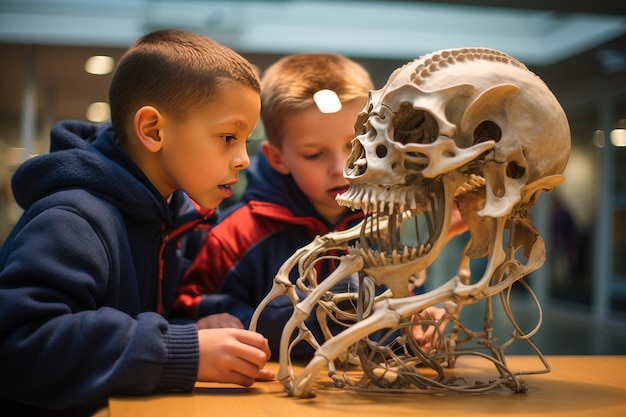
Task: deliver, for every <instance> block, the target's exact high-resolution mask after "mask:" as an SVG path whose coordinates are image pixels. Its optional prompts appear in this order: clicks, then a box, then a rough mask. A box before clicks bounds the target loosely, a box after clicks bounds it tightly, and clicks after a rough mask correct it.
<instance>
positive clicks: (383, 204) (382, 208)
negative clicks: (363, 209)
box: [378, 201, 385, 214]
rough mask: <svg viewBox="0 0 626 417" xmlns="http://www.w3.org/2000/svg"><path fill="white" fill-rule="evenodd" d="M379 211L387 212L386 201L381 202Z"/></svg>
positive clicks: (381, 212)
mask: <svg viewBox="0 0 626 417" xmlns="http://www.w3.org/2000/svg"><path fill="white" fill-rule="evenodd" d="M378 211H380V214H385V202H384V201H381V202H380V209H379V210H378Z"/></svg>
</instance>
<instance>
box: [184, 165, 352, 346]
mask: <svg viewBox="0 0 626 417" xmlns="http://www.w3.org/2000/svg"><path fill="white" fill-rule="evenodd" d="M245 172H246V178H247V180H248V186H247V188H246V191H245V192H244V195H243V196H242V199H241V201H240V202H239V204H238V205H236V206H235V207H234V208H233V209H231V210H230V211H228V212H227V213H224V214H223V216H222V217H220V221H219V223H218V224H217V225H216V226H215V227H213V228H212V229H211V230H210V231H209V234H208V235H207V238H206V240H205V242H204V246H203V248H202V249H201V251H200V253H199V255H198V257H197V258H196V260H195V262H194V263H193V265H192V266H191V267H190V268H189V270H188V271H187V274H186V275H185V278H184V280H183V284H182V286H181V289H180V291H179V292H180V294H179V297H178V299H177V300H176V303H175V305H174V314H175V315H180V316H182V317H187V318H190V319H198V318H201V317H204V316H206V315H209V314H217V313H224V312H228V313H230V314H233V315H234V316H236V317H238V318H239V319H240V320H241V321H242V323H243V324H244V326H246V327H248V326H249V325H250V320H251V318H252V315H253V313H254V311H255V309H256V307H257V305H258V304H259V303H260V302H261V301H262V300H263V298H265V296H266V295H267V294H268V292H269V291H270V289H271V288H272V284H273V280H274V277H275V275H276V272H278V270H279V268H280V267H281V266H282V264H283V263H284V262H285V261H286V260H287V258H289V257H290V256H291V255H292V254H293V253H294V252H295V251H296V250H297V249H299V248H300V247H302V246H305V245H307V244H309V243H310V242H311V241H312V240H313V239H314V238H315V236H318V235H320V236H322V235H325V234H327V233H329V232H332V231H341V230H345V229H347V228H349V227H352V226H354V225H355V224H357V223H358V222H359V221H361V219H362V218H363V213H362V212H361V211H358V212H352V211H350V210H349V209H346V211H345V215H344V217H343V218H342V220H340V222H339V223H338V224H335V225H332V224H329V223H328V222H327V221H326V220H325V219H324V218H323V217H321V216H320V215H319V214H318V213H317V211H316V210H315V208H314V207H313V205H312V204H311V202H310V201H309V199H308V198H307V197H306V195H305V194H304V193H303V192H302V190H300V188H299V187H298V186H297V184H296V183H295V181H294V180H293V177H292V176H291V175H283V174H281V173H279V172H277V171H276V170H274V169H273V168H271V166H270V165H269V163H268V162H267V160H266V159H265V157H264V156H263V154H262V153H260V154H259V155H258V156H257V157H255V158H253V159H252V161H251V164H250V167H249V168H248V169H247V170H246V171H245ZM337 255H342V253H339V254H337ZM333 268H334V265H332V264H331V262H322V263H321V269H320V270H319V271H318V276H319V277H322V279H323V277H326V276H328V274H329V273H330V272H331V269H333ZM297 272H298V271H297V269H294V270H293V271H292V273H291V276H290V279H291V281H292V282H295V280H296V279H297V278H298V274H297ZM346 285H347V282H344V283H343V284H342V286H343V290H344V291H345V289H346V287H345V286H346ZM350 285H351V287H350V289H351V290H352V291H356V289H357V288H358V280H356V282H351V283H350ZM292 313H293V305H292V303H291V301H290V300H289V299H288V298H287V297H286V296H281V297H279V298H276V299H275V300H274V302H272V303H271V304H270V305H269V306H268V307H267V308H266V309H265V310H264V311H263V314H262V315H261V316H260V319H259V322H258V325H257V329H256V330H257V331H258V332H260V333H261V334H263V335H264V336H265V337H266V338H267V339H268V341H269V345H270V349H271V350H272V355H273V358H277V356H276V355H277V354H278V352H279V348H278V347H279V342H280V337H281V333H282V330H283V327H284V325H285V323H286V322H287V320H288V319H289V317H290V316H291V314H292ZM306 325H307V327H308V328H309V329H310V330H311V331H312V332H313V333H314V334H315V335H316V337H317V338H318V340H323V337H322V334H321V331H320V330H319V325H318V324H317V322H316V321H315V315H314V314H313V315H312V317H310V318H309V320H307V321H306ZM312 353H313V350H312V349H311V348H310V347H309V346H308V344H306V343H300V344H299V346H298V349H296V350H295V351H294V352H293V354H294V356H300V357H302V358H304V357H308V356H310V355H311V354H312Z"/></svg>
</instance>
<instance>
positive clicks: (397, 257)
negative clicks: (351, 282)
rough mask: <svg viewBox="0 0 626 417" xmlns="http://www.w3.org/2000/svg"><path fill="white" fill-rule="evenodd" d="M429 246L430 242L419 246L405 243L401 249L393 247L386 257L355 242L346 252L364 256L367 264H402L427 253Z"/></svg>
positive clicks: (382, 253)
mask: <svg viewBox="0 0 626 417" xmlns="http://www.w3.org/2000/svg"><path fill="white" fill-rule="evenodd" d="M431 247H432V245H431V244H430V243H429V244H426V245H424V244H422V245H419V247H415V246H412V247H409V246H407V245H405V246H403V247H402V249H401V250H397V249H394V250H393V252H392V253H391V256H390V257H388V256H386V255H385V253H384V252H380V251H378V250H376V249H371V248H369V249H365V248H363V247H361V244H360V243H359V242H355V244H354V246H352V247H350V248H348V252H349V253H350V254H352V255H358V256H360V257H362V258H364V259H365V261H366V263H367V264H368V266H385V265H388V264H394V265H397V264H402V263H406V262H409V261H412V260H414V259H417V258H419V257H420V256H422V255H424V254H425V253H428V252H429V251H430V249H431Z"/></svg>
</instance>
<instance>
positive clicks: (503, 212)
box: [251, 48, 570, 397]
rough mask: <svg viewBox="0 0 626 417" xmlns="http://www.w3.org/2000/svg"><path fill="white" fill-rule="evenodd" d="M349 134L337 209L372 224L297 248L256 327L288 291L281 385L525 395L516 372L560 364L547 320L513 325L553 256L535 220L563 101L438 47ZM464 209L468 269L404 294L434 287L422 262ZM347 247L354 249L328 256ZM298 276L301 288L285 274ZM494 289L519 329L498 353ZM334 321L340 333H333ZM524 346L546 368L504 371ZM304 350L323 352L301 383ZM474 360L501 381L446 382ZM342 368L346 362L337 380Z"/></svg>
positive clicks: (560, 127) (548, 185)
mask: <svg viewBox="0 0 626 417" xmlns="http://www.w3.org/2000/svg"><path fill="white" fill-rule="evenodd" d="M355 126H356V135H357V136H356V138H355V140H354V142H353V149H352V153H351V155H350V157H349V158H348V160H347V162H346V166H345V169H344V175H345V177H346V178H348V179H349V181H350V189H349V190H348V191H346V192H345V193H343V194H341V195H339V196H337V201H338V202H339V204H341V205H344V206H347V207H351V208H352V209H354V210H363V211H364V213H365V218H364V220H363V221H362V223H361V224H360V225H358V226H357V227H355V228H353V229H351V230H347V231H344V232H339V233H331V234H328V235H325V236H321V237H320V236H318V237H317V238H316V239H315V240H314V241H313V242H312V243H310V244H309V245H307V246H305V247H303V248H301V249H299V250H298V251H296V252H295V253H294V255H293V256H292V257H291V258H290V259H288V260H287V261H286V262H285V264H284V265H283V266H282V268H281V269H280V271H279V272H278V273H277V275H276V277H275V280H274V286H273V288H272V290H271V291H270V293H269V294H268V295H267V296H266V298H265V299H264V300H263V302H262V303H261V304H260V305H259V307H258V308H257V310H256V312H255V315H254V317H253V319H252V324H251V328H252V329H255V328H256V322H257V321H258V317H259V315H260V312H261V311H262V310H263V308H264V307H265V306H266V305H267V304H268V303H269V302H270V301H271V300H272V299H274V298H276V297H278V296H280V295H287V296H288V297H290V298H291V300H292V302H293V305H294V312H293V315H292V316H291V318H290V320H289V321H288V322H287V324H286V326H285V328H284V330H283V333H282V339H281V344H280V352H279V361H280V368H279V372H278V379H279V380H280V381H281V383H282V384H283V386H284V388H285V390H286V391H287V392H288V393H289V394H290V395H292V396H298V397H309V396H313V395H314V393H313V390H312V383H313V381H314V379H315V377H316V375H317V374H318V373H319V372H320V371H321V370H323V369H325V368H326V369H327V371H328V372H329V376H330V377H332V379H333V380H334V382H335V385H336V386H338V387H342V386H345V384H346V383H347V384H349V385H350V386H352V387H353V388H355V389H364V390H374V391H391V392H405V391H408V392H415V391H418V392H419V391H425V392H442V391H454V392H472V393H475V392H483V391H486V390H490V389H494V388H499V387H508V388H510V389H511V390H513V391H515V392H524V391H526V389H527V388H526V385H525V383H524V382H523V381H522V379H521V376H522V375H524V374H530V373H543V372H549V369H550V368H549V365H548V364H547V362H546V361H545V359H544V358H543V355H542V354H541V352H540V351H539V350H538V349H537V348H536V347H535V346H534V345H533V344H532V343H531V341H530V337H531V336H532V334H534V332H536V330H537V329H538V327H539V326H540V322H541V319H539V324H538V325H537V327H536V328H535V330H534V331H533V332H531V333H530V334H525V333H524V332H523V331H522V330H521V329H520V328H519V326H517V324H516V322H515V319H514V318H513V314H512V312H511V309H510V305H509V295H510V291H511V287H512V285H513V284H514V283H519V284H521V285H522V286H523V288H525V289H526V290H527V291H528V293H530V294H531V295H532V291H531V289H530V287H529V286H528V285H526V284H525V282H524V280H523V278H524V277H525V276H526V275H528V274H529V273H531V272H532V271H534V270H536V269H537V268H539V267H541V265H543V263H544V261H545V245H544V242H543V239H542V238H541V237H540V236H539V234H538V232H537V230H536V229H535V227H534V225H533V223H532V220H531V218H530V215H529V211H530V209H531V207H532V206H533V205H534V204H535V202H536V200H537V197H538V196H539V194H540V193H541V192H542V191H545V192H548V191H551V190H552V189H553V188H554V187H555V186H557V185H558V184H559V183H560V182H561V181H562V180H563V179H564V178H563V176H562V175H561V174H562V173H563V170H564V169H565V166H566V164H567V160H568V157H569V151H570V134H569V127H568V122H567V119H566V116H565V114H564V112H563V110H562V108H561V106H560V105H559V103H558V102H557V100H556V99H555V97H554V96H553V94H552V93H551V92H550V90H549V89H548V88H547V87H546V85H545V84H544V83H543V82H542V81H541V80H540V79H539V77H537V76H536V75H535V74H533V73H532V72H530V71H529V70H528V69H527V68H526V67H525V66H524V65H523V64H522V63H520V62H518V61H516V60H515V59H513V58H511V57H510V56H508V55H506V54H504V53H502V52H499V51H495V50H490V49H484V48H464V49H453V50H442V51H437V52H433V53H431V54H428V55H425V56H422V57H421V58H419V59H416V60H415V61H413V62H410V63H408V64H406V65H404V66H403V67H401V68H399V69H397V70H396V71H395V72H394V73H393V74H392V75H391V77H390V78H389V80H388V82H387V84H386V85H385V86H384V87H383V88H382V89H380V90H376V91H373V92H371V94H370V98H369V100H368V103H367V105H366V107H365V108H364V109H363V111H362V113H361V114H360V115H359V117H358V119H357V122H356V125H355ZM455 205H456V206H457V207H458V208H459V210H460V212H461V215H462V217H463V219H464V221H465V223H466V224H467V226H468V227H469V231H470V233H471V238H470V240H469V242H468V243H467V245H466V246H465V248H464V251H463V253H462V255H461V256H460V262H459V268H458V273H457V275H456V276H454V277H452V278H451V279H449V280H448V281H447V282H445V283H444V284H443V285H441V286H439V287H438V288H435V289H433V290H431V291H428V292H425V293H423V294H421V295H412V294H411V293H410V287H411V286H415V285H422V284H423V283H424V282H425V276H426V274H425V270H426V268H427V267H428V266H429V265H431V263H432V262H433V261H434V260H435V258H436V257H437V256H438V254H440V252H441V250H442V248H443V247H444V245H445V243H446V236H447V234H448V230H449V227H450V222H451V215H452V212H453V208H454V206H455ZM408 224H412V226H410V227H407V225H408ZM406 230H412V233H414V239H415V240H416V242H415V243H412V244H410V245H407V244H405V243H403V238H404V237H405V235H406V234H407V233H406ZM337 249H342V250H344V251H345V252H344V253H346V255H344V256H341V257H338V258H337V257H334V258H333V257H331V256H330V255H329V253H330V252H331V251H336V250H337ZM333 253H335V252H333ZM474 258H483V260H484V261H485V265H486V266H485V267H484V272H483V273H482V276H478V277H473V276H472V274H471V273H470V267H469V265H470V259H474ZM322 259H335V260H336V262H339V264H338V266H337V268H336V269H335V270H334V272H333V273H332V274H330V275H329V276H327V277H325V278H324V277H318V276H317V274H316V269H315V265H316V263H317V262H319V261H320V260H322ZM296 267H297V268H298V272H299V278H298V279H297V281H296V282H295V284H294V283H292V282H290V280H289V273H290V271H292V269H293V268H296ZM351 274H358V277H359V284H360V285H359V288H358V289H354V291H347V292H345V293H334V292H332V291H331V289H332V288H334V287H335V285H336V284H337V283H339V282H342V280H344V279H345V278H346V277H348V276H350V275H351ZM377 288H383V289H385V291H376V289H377ZM296 289H298V290H300V296H298V294H297V292H296ZM302 294H304V297H303V296H302ZM494 296H498V298H499V299H500V301H501V303H502V305H503V307H504V311H505V314H506V315H507V318H508V319H509V321H510V322H511V323H512V325H513V329H514V330H513V332H512V336H511V339H510V340H509V341H507V342H506V343H503V344H501V343H500V341H499V340H498V339H497V338H496V337H494V335H493V329H492V321H493V305H492V303H493V298H494ZM498 298H496V300H497V299H498ZM533 299H534V300H535V303H536V306H537V307H538V310H539V313H540V312H541V309H540V306H539V303H538V302H537V300H536V298H534V296H533ZM346 301H347V304H348V305H349V306H350V308H346V307H345V305H346ZM478 302H482V303H484V304H485V313H484V327H483V328H482V329H479V330H477V331H474V330H471V329H469V328H468V327H467V326H465V325H464V324H463V323H462V321H461V319H460V316H459V313H460V312H461V309H462V308H463V307H464V306H466V305H469V304H475V303H478ZM431 306H443V308H445V311H446V313H445V315H444V317H443V318H442V319H441V320H434V319H430V318H428V317H424V315H422V314H420V313H421V312H423V311H425V309H427V308H428V307H431ZM311 314H316V318H317V320H318V321H319V323H320V325H321V326H322V328H323V330H324V332H325V339H324V340H316V339H315V338H314V336H313V335H312V333H311V332H310V331H309V329H307V327H306V326H305V324H304V321H305V319H306V318H307V317H308V316H310V315H311ZM539 316H541V314H539ZM442 320H443V321H442ZM330 321H333V322H335V323H339V324H342V325H344V327H345V329H344V330H343V331H341V332H339V333H338V334H333V333H332V332H331V331H330V330H329V327H328V325H327V324H328V323H329V322H330ZM444 321H445V323H447V324H446V326H444V325H443V323H444ZM416 325H417V326H422V327H424V328H428V327H429V326H431V328H432V329H434V333H435V337H434V339H433V345H432V346H431V347H430V348H428V349H426V348H424V347H422V346H420V345H419V344H418V343H417V342H416V340H415V338H414V337H412V332H411V328H412V326H416ZM447 327H451V328H449V329H448V330H447V331H446V330H445V329H446V328H447ZM442 328H443V329H444V330H442ZM381 332H382V333H383V335H382V336H381V335H380V334H381ZM375 334H378V336H376V337H374V336H373V335H375ZM518 340H521V341H522V342H525V343H528V345H529V346H531V348H532V350H533V351H534V352H535V353H536V354H537V356H538V357H539V359H540V360H541V362H542V364H543V369H540V370H534V371H522V372H514V371H513V370H511V369H509V367H508V366H507V363H506V358H505V354H504V350H505V349H506V347H508V346H509V344H510V343H512V341H518ZM301 342H305V343H306V342H308V343H310V344H311V345H312V346H313V347H314V348H315V354H314V356H313V357H312V359H311V360H310V361H309V362H308V363H307V364H306V366H305V367H304V369H303V370H302V372H301V373H300V374H299V375H295V373H294V370H293V367H292V360H291V358H290V352H291V348H292V346H293V344H295V343H301ZM464 355H473V356H478V357H480V358H482V359H484V360H487V361H490V362H491V363H492V364H493V365H494V366H495V368H496V369H497V371H498V374H499V377H498V378H496V379H495V380H490V381H488V382H486V383H473V384H470V383H468V382H467V379H465V378H463V377H458V376H453V377H449V376H448V373H449V372H450V369H451V368H453V367H454V365H455V363H456V361H457V360H458V359H459V358H460V357H462V356H464ZM338 364H343V366H344V372H343V378H342V377H341V376H340V374H341V373H340V372H337V370H338V369H339V366H338ZM355 368H356V369H357V370H358V373H359V374H362V376H361V377H360V379H359V380H358V381H356V380H355V379H354V378H351V377H349V376H348V375H352V374H353V370H354V369H355ZM348 369H350V370H351V371H350V373H348V372H345V370H348Z"/></svg>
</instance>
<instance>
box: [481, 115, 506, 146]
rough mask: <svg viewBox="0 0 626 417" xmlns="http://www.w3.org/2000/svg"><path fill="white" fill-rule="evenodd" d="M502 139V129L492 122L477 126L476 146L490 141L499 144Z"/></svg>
mask: <svg viewBox="0 0 626 417" xmlns="http://www.w3.org/2000/svg"><path fill="white" fill-rule="evenodd" d="M501 138H502V129H500V126H498V125H497V124H495V123H494V122H492V121H491V120H485V121H484V122H481V123H480V124H479V125H478V126H476V129H474V145H476V144H477V143H482V142H486V141H488V140H493V141H495V142H496V143H498V142H500V139H501Z"/></svg>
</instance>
